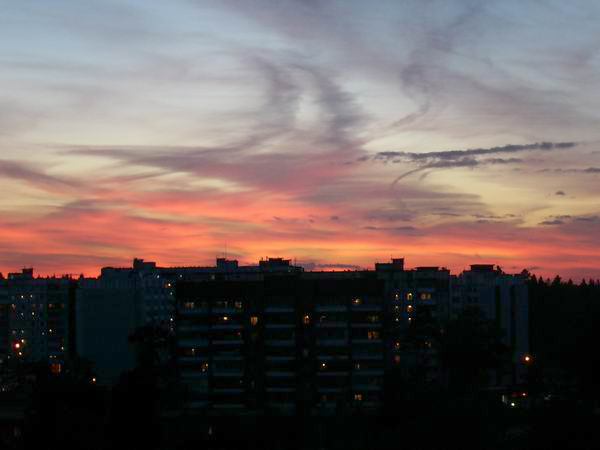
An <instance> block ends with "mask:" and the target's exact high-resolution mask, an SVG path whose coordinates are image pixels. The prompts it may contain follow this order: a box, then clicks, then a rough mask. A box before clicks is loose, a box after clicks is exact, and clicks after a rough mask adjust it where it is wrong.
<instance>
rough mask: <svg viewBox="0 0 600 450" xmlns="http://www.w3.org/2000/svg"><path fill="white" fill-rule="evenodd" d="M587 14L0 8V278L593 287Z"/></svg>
mask: <svg viewBox="0 0 600 450" xmlns="http://www.w3.org/2000/svg"><path fill="white" fill-rule="evenodd" d="M599 42H600V2H598V1H596V0H586V1H584V0H572V1H569V2H565V1H564V0H548V1H543V0H526V1H523V0H486V1H475V0H438V1H435V0H393V1H386V0H378V1H376V2H366V1H362V0H356V1H352V0H343V1H335V0H327V1H325V0H322V1H321V0H276V1H275V0H237V1H235V0H214V1H213V0H171V1H168V2H159V1H153V2H149V1H148V0H120V1H116V0H103V1H101V2H100V1H90V0H77V1H75V0H69V1H67V0H52V1H46V0H19V1H12V0H0V272H4V273H5V274H6V272H9V271H16V270H19V269H20V268H21V267H30V266H32V267H34V268H35V270H36V273H40V274H46V275H51V274H65V273H73V274H79V273H84V274H86V275H97V274H98V273H99V270H100V267H103V266H129V265H130V264H131V260H132V259H133V258H134V257H140V258H144V259H146V260H154V261H156V262H158V263H159V264H160V265H163V266H169V265H209V264H214V260H215V258H216V257H218V256H226V257H228V258H235V259H238V260H239V261H240V263H243V264H252V263H256V262H257V261H258V260H259V259H260V258H264V257H267V256H269V257H285V258H290V259H293V260H295V261H296V262H297V263H298V264H301V265H304V266H305V267H306V268H307V269H315V270H319V269H329V268H341V269H355V268H362V267H366V268H372V267H373V263H374V262H375V261H387V260H389V259H390V258H391V257H397V258H398V257H404V258H406V265H407V266H409V267H415V266H425V265H429V266H431V265H435V266H445V267H448V268H450V269H451V270H452V271H453V272H460V271H462V270H464V269H465V268H467V267H468V265H469V264H475V263H489V264H498V265H499V266H501V267H502V268H503V270H505V271H506V272H511V273H512V272H520V271H521V270H523V269H527V270H529V271H530V272H533V273H535V274H538V275H543V276H544V277H553V276H554V275H556V274H559V275H560V276H561V277H563V278H573V279H574V280H580V279H581V278H583V277H585V278H589V277H593V278H600V126H599V124H600V44H599Z"/></svg>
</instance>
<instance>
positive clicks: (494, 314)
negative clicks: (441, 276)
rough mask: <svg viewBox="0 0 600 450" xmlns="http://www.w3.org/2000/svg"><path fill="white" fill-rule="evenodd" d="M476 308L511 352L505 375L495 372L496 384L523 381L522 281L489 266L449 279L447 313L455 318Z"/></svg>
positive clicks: (525, 296)
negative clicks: (450, 301)
mask: <svg viewBox="0 0 600 450" xmlns="http://www.w3.org/2000/svg"><path fill="white" fill-rule="evenodd" d="M469 306H476V307H477V308H478V309H479V310H480V311H481V312H482V314H483V316H484V318H486V319H488V320H492V321H494V322H495V323H496V325H497V326H498V328H500V329H501V330H502V331H503V337H502V340H503V343H504V344H505V345H506V346H507V347H508V348H510V349H511V351H512V355H511V360H512V366H511V369H510V372H509V373H497V374H496V377H498V379H497V380H496V382H497V384H518V383H521V382H523V381H524V377H525V366H524V365H523V358H524V357H525V356H526V355H527V354H528V352H529V291H528V286H527V282H526V278H525V277H524V276H521V275H509V274H506V273H504V272H502V270H501V269H500V268H497V267H494V265H492V264H473V265H471V269H470V270H466V271H464V272H463V273H461V274H460V275H459V276H458V277H456V278H453V280H452V306H451V308H452V309H451V312H452V315H453V317H456V316H457V315H458V314H459V313H460V311H462V310H464V309H465V308H466V307H469Z"/></svg>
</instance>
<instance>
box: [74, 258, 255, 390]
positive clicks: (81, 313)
mask: <svg viewBox="0 0 600 450" xmlns="http://www.w3.org/2000/svg"><path fill="white" fill-rule="evenodd" d="M261 270H263V269H262V268H261V267H260V265H257V266H238V263H237V261H228V260H226V259H224V258H218V259H217V264H216V265H215V266H208V267H197V266H193V267H157V265H156V264H155V263H154V262H149V261H144V260H143V259H134V261H133V265H132V267H125V268H113V267H105V268H103V269H102V271H101V274H100V276H99V277H98V278H86V279H81V280H79V283H78V290H77V302H76V314H75V316H76V326H77V352H78V354H79V355H80V356H82V357H84V358H86V359H89V360H91V361H93V362H94V363H95V369H96V373H97V375H98V382H99V383H106V384H111V383H113V382H115V381H116V379H117V378H118V376H119V375H120V374H121V373H122V372H123V371H124V370H129V369H132V368H133V367H135V365H136V355H135V352H134V349H133V347H132V346H131V344H130V342H129V336H131V335H132V334H133V332H134V331H135V330H136V329H137V328H139V327H142V326H145V325H157V326H162V327H166V328H170V329H172V330H173V329H174V320H175V284H176V283H177V282H179V281H182V280H207V281H208V280H212V279H214V278H215V276H220V277H222V276H234V275H233V274H252V273H258V272H259V271H261Z"/></svg>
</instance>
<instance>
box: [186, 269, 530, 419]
mask: <svg viewBox="0 0 600 450" xmlns="http://www.w3.org/2000/svg"><path fill="white" fill-rule="evenodd" d="M274 262H276V266H277V267H278V268H279V269H280V270H268V271H267V270H265V271H262V272H258V273H253V274H243V275H242V274H237V273H235V272H230V273H223V274H215V276H214V277H212V278H211V279H207V280H202V281H183V282H180V283H178V284H177V290H176V297H177V313H176V315H177V319H176V321H175V322H176V326H177V330H176V334H177V361H178V370H179V378H180V380H181V381H182V382H183V384H184V385H186V386H187V387H188V389H189V395H188V398H189V404H188V405H187V406H188V407H189V408H192V409H209V410H211V411H232V410H236V409H237V410H242V411H252V410H258V411H277V412H281V413H315V414H320V413H323V412H327V411H330V412H333V411H339V410H340V409H342V410H360V411H368V410H378V409H379V408H380V407H381V405H382V402H383V397H384V395H385V394H386V393H385V388H384V385H385V382H386V377H389V376H390V374H391V373H392V371H393V369H400V370H401V369H403V368H404V369H409V368H410V367H413V366H415V365H416V364H418V363H419V361H418V360H419V359H420V360H421V362H422V361H430V362H431V367H424V369H425V370H424V372H423V373H424V376H425V377H427V376H435V372H436V370H437V367H436V365H435V362H434V361H435V358H433V355H432V353H434V352H435V349H434V348H433V345H432V336H430V335H428V334H427V333H423V332H422V335H421V336H416V339H415V336H412V338H411V339H410V341H409V340H408V339H407V336H408V335H409V332H408V330H409V329H410V327H411V323H412V321H413V320H415V319H416V318H417V317H419V318H421V319H422V318H424V317H425V318H427V320H429V321H430V323H431V324H435V325H436V326H440V327H443V324H444V323H446V322H447V321H449V320H451V319H452V318H455V317H458V315H459V314H460V313H461V311H463V310H464V309H465V308H466V307H469V306H477V307H478V309H480V310H481V312H482V313H483V315H484V317H485V318H487V319H490V320H493V321H495V322H496V323H497V325H498V326H499V327H500V328H501V329H503V330H504V331H505V338H504V340H505V343H506V344H507V346H509V348H510V349H511V350H512V370H508V371H506V372H498V371H494V372H493V373H492V374H491V377H492V378H491V379H490V384H493V385H502V384H518V383H519V382H522V381H523V380H522V376H523V373H522V371H521V368H522V367H521V366H522V365H521V364H520V360H521V358H522V357H523V355H526V354H527V351H528V327H527V311H528V309H527V287H526V285H525V280H524V279H523V278H521V277H519V276H511V275H506V274H503V273H502V272H501V271H499V270H496V269H495V268H494V267H493V266H482V265H478V266H472V269H471V270H470V271H467V272H464V273H463V274H462V275H461V276H459V277H453V276H451V275H450V273H449V271H448V270H446V269H439V268H437V267H420V268H417V269H414V270H405V269H404V264H403V260H401V259H396V260H393V261H392V263H386V264H377V265H376V270H374V271H347V272H304V271H302V270H301V269H300V268H295V267H292V266H289V261H282V260H276V261H274ZM268 263H269V262H266V263H265V265H268ZM273 269H275V268H273ZM393 373H397V370H395V371H394V372H393Z"/></svg>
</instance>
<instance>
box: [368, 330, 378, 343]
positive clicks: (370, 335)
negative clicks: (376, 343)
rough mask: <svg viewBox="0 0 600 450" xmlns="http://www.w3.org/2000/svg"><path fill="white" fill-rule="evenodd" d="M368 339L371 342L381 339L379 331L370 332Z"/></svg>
mask: <svg viewBox="0 0 600 450" xmlns="http://www.w3.org/2000/svg"><path fill="white" fill-rule="evenodd" d="M367 337H368V338H369V340H370V341H373V340H375V339H379V331H369V332H368V333H367Z"/></svg>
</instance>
